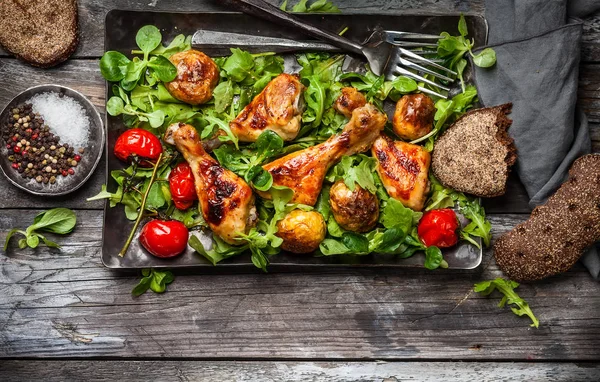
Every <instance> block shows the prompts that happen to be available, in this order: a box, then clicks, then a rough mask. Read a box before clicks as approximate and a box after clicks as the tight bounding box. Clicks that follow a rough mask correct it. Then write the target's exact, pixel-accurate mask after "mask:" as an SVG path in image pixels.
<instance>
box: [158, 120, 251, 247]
mask: <svg viewBox="0 0 600 382" xmlns="http://www.w3.org/2000/svg"><path fill="white" fill-rule="evenodd" d="M165 141H166V142H167V143H170V144H174V145H175V146H176V147H177V150H179V152H181V154H183V157H184V158H185V160H186V161H187V162H188V164H189V165H190V167H191V168H192V173H193V174H194V183H195V186H196V194H198V199H199V200H200V203H199V205H200V210H201V212H202V216H204V220H206V222H207V223H208V226H209V227H210V229H211V230H212V231H213V232H214V233H215V234H216V235H218V236H219V237H220V238H222V239H223V240H224V241H226V242H227V243H230V244H242V242H240V241H238V240H236V238H237V237H238V234H239V233H247V232H248V230H249V228H250V227H251V226H252V225H254V223H255V221H256V208H255V206H254V195H253V194H252V189H251V188H250V186H248V184H246V182H245V181H244V180H243V179H241V178H240V177H239V176H237V175H236V174H234V173H233V172H231V171H229V170H227V169H226V168H224V167H222V166H221V165H220V164H219V162H217V161H216V160H215V159H213V157H211V156H210V155H208V154H207V153H206V151H204V148H202V142H201V141H200V137H199V135H198V133H197V132H196V129H195V128H194V127H193V126H191V125H187V124H184V123H174V124H172V125H171V126H169V128H168V129H167V132H166V134H165Z"/></svg>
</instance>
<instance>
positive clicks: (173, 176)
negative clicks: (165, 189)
mask: <svg viewBox="0 0 600 382" xmlns="http://www.w3.org/2000/svg"><path fill="white" fill-rule="evenodd" d="M169 189H170V190H171V197H172V198H173V203H175V207H177V208H178V209H180V210H187V209H188V208H190V207H191V206H192V204H193V203H194V201H195V200H197V199H198V195H197V194H196V187H195V185H194V175H193V174H192V169H191V167H190V165H189V164H187V163H186V162H182V163H179V164H178V165H177V166H175V168H174V169H173V170H171V173H170V174H169Z"/></svg>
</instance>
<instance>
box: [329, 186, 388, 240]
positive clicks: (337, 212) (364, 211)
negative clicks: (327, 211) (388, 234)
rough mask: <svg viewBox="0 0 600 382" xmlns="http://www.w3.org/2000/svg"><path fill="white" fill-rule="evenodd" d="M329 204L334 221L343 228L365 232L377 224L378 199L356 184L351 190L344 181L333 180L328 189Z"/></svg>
mask: <svg viewBox="0 0 600 382" xmlns="http://www.w3.org/2000/svg"><path fill="white" fill-rule="evenodd" d="M329 204H330V205H331V211H332V212H333V217H334V219H335V221H336V222H337V223H338V224H339V225H340V227H342V228H343V229H345V230H348V231H354V232H367V231H370V230H372V229H373V228H375V225H377V220H378V219H379V200H378V199H377V196H375V195H373V194H372V193H370V192H369V191H367V190H365V189H364V188H362V187H361V186H359V185H358V184H357V185H356V186H355V188H354V191H352V190H350V189H349V188H348V186H346V184H345V183H344V181H342V180H338V181H337V182H335V183H334V185H333V186H332V187H331V189H330V190H329Z"/></svg>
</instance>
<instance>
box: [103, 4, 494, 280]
mask: <svg viewBox="0 0 600 382" xmlns="http://www.w3.org/2000/svg"><path fill="white" fill-rule="evenodd" d="M299 16H300V17H302V18H303V19H305V20H307V21H308V22H311V23H313V24H316V25H321V26H323V28H327V29H329V30H332V31H340V30H342V29H343V28H344V27H348V28H349V29H348V31H347V32H346V34H345V36H346V37H348V38H350V39H353V40H355V41H359V42H362V41H363V40H364V39H365V38H366V37H368V36H369V35H370V34H371V32H372V31H373V30H374V29H375V28H384V29H390V30H403V31H408V32H423V33H434V34H439V33H441V32H442V31H448V32H449V33H451V34H457V33H458V32H457V25H458V19H459V16H458V15H456V16H430V15H429V16H420V15H389V14H388V15H383V14H381V15H378V14H377V15H375V14H370V15H344V14H336V15H329V14H327V15H316V14H309V15H299ZM466 20H467V25H468V28H469V33H470V34H469V37H471V38H473V39H474V40H475V46H482V45H485V42H486V40H487V23H486V21H485V19H484V18H483V17H480V16H466ZM147 24H152V25H156V26H157V27H158V28H159V29H160V30H161V32H162V35H163V42H169V41H170V40H171V39H172V38H173V37H175V36H176V35H178V34H181V33H183V34H186V35H191V34H193V33H194V32H195V31H196V30H198V29H206V30H216V31H223V32H236V33H243V34H248V35H263V36H272V37H284V38H290V39H297V40H307V39H308V38H307V37H306V36H303V35H301V34H298V33H296V32H294V31H292V30H288V29H284V28H281V27H279V26H277V25H274V24H270V23H268V22H266V21H263V20H261V19H257V18H254V17H252V16H248V15H245V14H241V13H229V12H227V13H223V12H220V13H214V12H213V13H161V12H135V11H121V10H112V11H110V12H109V13H108V14H107V16H106V28H105V30H106V32H105V41H104V48H105V50H117V51H121V52H122V53H124V54H127V55H129V53H130V52H131V50H132V49H135V35H136V33H137V30H138V29H139V28H141V27H142V26H144V25H147ZM203 50H204V52H205V53H206V54H208V55H213V56H218V55H222V54H223V49H203ZM466 79H467V81H468V82H471V83H474V78H473V75H472V73H470V72H468V73H466ZM110 92H111V90H110V87H109V86H108V84H107V98H106V99H108V98H109V96H110V95H111V94H110ZM106 129H107V141H106V158H107V161H106V163H107V164H106V166H107V171H106V173H107V187H108V190H110V191H114V190H116V188H117V184H116V182H115V181H114V180H113V179H112V178H111V177H110V172H111V171H112V170H116V169H121V168H123V163H121V162H120V161H119V160H118V159H117V158H116V157H115V156H114V155H113V154H112V152H113V148H114V145H115V141H116V139H117V137H118V136H119V134H120V133H122V132H123V131H124V130H125V126H124V125H123V123H122V121H121V118H120V117H111V116H109V115H108V114H107V115H106ZM132 227H133V222H132V221H130V220H127V218H126V217H125V213H124V211H123V208H122V207H121V206H117V207H114V208H110V207H109V205H108V202H107V203H106V205H105V208H104V228H103V233H102V262H103V263H104V265H105V266H107V267H109V268H120V269H136V268H148V267H157V268H161V267H169V268H181V267H212V264H210V263H209V262H208V261H207V260H205V259H204V258H203V257H202V256H200V255H198V254H196V253H195V252H194V251H193V250H192V249H191V248H188V250H187V251H186V252H185V253H184V254H182V255H180V256H177V257H175V258H172V259H160V258H157V257H154V256H152V255H150V254H149V253H147V252H146V251H145V250H144V249H143V248H142V247H141V246H140V244H139V241H138V240H137V238H136V239H134V240H133V242H132V245H131V247H130V248H129V251H128V252H127V254H126V255H125V257H123V258H121V257H119V256H118V253H119V251H120V250H121V247H122V245H123V243H125V241H126V240H127V236H128V234H129V232H130V230H131V228H132ZM201 240H202V241H203V242H204V243H207V242H209V240H210V237H209V236H204V237H202V238H201ZM444 258H445V259H446V261H447V262H448V265H449V268H453V269H472V268H476V267H477V266H478V265H479V264H480V263H481V258H482V253H481V250H479V249H477V248H475V247H474V246H472V245H469V244H465V243H461V244H459V245H458V246H456V247H454V248H450V249H446V250H444ZM423 261H424V259H423V254H419V253H418V254H415V255H414V256H413V257H410V258H408V259H399V258H397V257H395V256H390V255H378V254H373V255H369V256H357V257H354V256H352V257H348V256H347V257H338V256H329V257H314V256H311V255H294V254H288V253H281V254H279V255H277V256H274V257H272V258H271V265H273V266H275V267H277V268H278V269H279V268H281V267H283V268H294V267H302V268H304V267H313V266H314V267H324V266H325V267H348V266H353V267H422V264H423ZM217 267H219V268H221V267H235V268H238V267H254V266H253V265H252V262H251V261H250V255H249V254H247V255H240V256H237V257H234V258H231V259H229V260H225V261H223V262H222V263H219V264H218V265H217Z"/></svg>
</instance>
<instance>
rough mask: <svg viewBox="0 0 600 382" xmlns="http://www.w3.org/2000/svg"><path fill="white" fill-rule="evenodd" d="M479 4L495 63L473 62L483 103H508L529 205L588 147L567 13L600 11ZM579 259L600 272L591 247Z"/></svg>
mask: <svg viewBox="0 0 600 382" xmlns="http://www.w3.org/2000/svg"><path fill="white" fill-rule="evenodd" d="M485 7H486V8H485V9H486V11H485V15H486V18H487V21H488V23H489V28H490V30H489V39H488V42H489V46H491V47H492V48H493V49H494V50H495V51H496V55H497V62H496V65H495V66H494V67H493V68H491V69H482V68H476V69H475V70H476V76H477V87H478V90H479V97H480V100H481V101H482V102H483V104H484V105H487V106H493V105H499V104H502V103H506V102H512V103H513V110H512V119H513V125H512V127H511V128H510V129H509V133H510V135H511V136H512V137H513V138H514V140H515V145H516V147H517V153H518V155H519V158H518V160H517V163H516V172H517V174H518V175H519V177H520V179H521V182H522V183H523V185H524V186H525V189H526V190H527V193H528V194H529V197H530V202H529V204H530V206H531V207H534V206H536V205H538V204H541V203H543V202H545V201H546V199H547V198H548V197H549V196H550V195H551V194H552V193H553V192H554V191H556V189H557V188H558V187H559V186H560V184H561V183H562V182H564V181H565V180H566V178H567V176H568V170H569V168H570V166H571V164H572V163H573V161H574V160H575V159H577V158H578V157H580V156H581V155H584V154H587V153H589V152H590V151H591V141H590V135H589V129H588V123H587V118H586V116H585V114H584V113H583V112H582V111H580V110H578V109H577V108H576V106H575V104H576V102H577V85H578V84H577V81H578V75H579V60H580V51H581V35H582V22H581V20H579V19H575V18H569V16H579V17H584V16H585V15H586V14H589V13H592V12H595V11H598V10H600V1H591V0H575V1H569V4H567V0H486V4H485ZM567 11H569V13H568V12H567ZM570 12H573V13H570ZM582 261H583V263H584V264H585V266H586V267H587V268H588V269H589V270H590V273H591V274H592V276H593V277H595V278H599V276H600V257H599V255H598V251H597V250H596V248H591V249H590V251H589V252H588V253H586V254H585V255H584V256H583V257H582Z"/></svg>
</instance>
